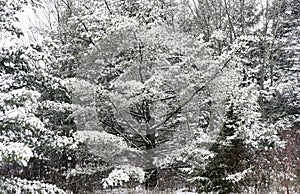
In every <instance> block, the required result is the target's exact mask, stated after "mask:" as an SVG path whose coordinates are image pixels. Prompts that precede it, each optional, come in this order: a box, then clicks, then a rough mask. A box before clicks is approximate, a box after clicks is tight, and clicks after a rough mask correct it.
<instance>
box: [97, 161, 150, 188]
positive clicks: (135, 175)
mask: <svg viewBox="0 0 300 194" xmlns="http://www.w3.org/2000/svg"><path fill="white" fill-rule="evenodd" d="M144 178H145V172H144V170H143V169H141V168H138V167H134V166H130V165H123V166H119V167H116V169H114V170H113V171H112V172H111V173H110V174H109V176H108V177H107V178H105V179H104V180H103V181H102V185H103V187H104V188H107V187H108V186H118V185H120V186H122V185H123V184H124V183H126V182H129V181H130V180H131V181H137V182H139V183H143V182H144V181H145V180H144Z"/></svg>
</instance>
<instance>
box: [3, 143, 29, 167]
mask: <svg viewBox="0 0 300 194" xmlns="http://www.w3.org/2000/svg"><path fill="white" fill-rule="evenodd" d="M31 157H33V151H32V149H31V148H30V147H28V146H27V145H25V144H24V143H18V142H8V143H1V142H0V162H3V161H5V162H11V161H14V162H16V163H18V164H19V165H22V166H27V163H28V161H29V160H30V158H31Z"/></svg>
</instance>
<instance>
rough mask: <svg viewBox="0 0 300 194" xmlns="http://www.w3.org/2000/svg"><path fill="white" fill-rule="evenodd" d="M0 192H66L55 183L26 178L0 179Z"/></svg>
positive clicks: (19, 193) (54, 193)
mask: <svg viewBox="0 0 300 194" xmlns="http://www.w3.org/2000/svg"><path fill="white" fill-rule="evenodd" d="M0 193H15V194H22V193H41V194H65V193H66V192H65V191H63V190H62V189H60V188H58V187H57V186H55V185H52V184H48V183H42V182H40V181H29V180H26V179H20V178H13V179H8V178H5V179H0Z"/></svg>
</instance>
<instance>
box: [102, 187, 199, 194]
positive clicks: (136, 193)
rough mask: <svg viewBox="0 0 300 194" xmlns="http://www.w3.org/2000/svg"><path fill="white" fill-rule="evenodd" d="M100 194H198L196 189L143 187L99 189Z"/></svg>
mask: <svg viewBox="0 0 300 194" xmlns="http://www.w3.org/2000/svg"><path fill="white" fill-rule="evenodd" d="M97 193H99V194H196V191H187V189H178V190H165V191H156V190H153V191H147V190H145V189H143V188H134V189H113V190H110V191H109V190H106V191H98V192H97Z"/></svg>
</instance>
